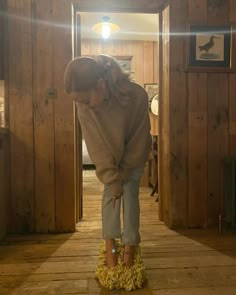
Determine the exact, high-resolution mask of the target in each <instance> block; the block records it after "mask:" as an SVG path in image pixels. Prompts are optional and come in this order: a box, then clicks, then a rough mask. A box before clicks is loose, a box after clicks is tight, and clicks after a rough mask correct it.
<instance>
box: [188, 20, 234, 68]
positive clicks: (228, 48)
mask: <svg viewBox="0 0 236 295" xmlns="http://www.w3.org/2000/svg"><path fill="white" fill-rule="evenodd" d="M234 35H235V33H234V31H233V28H232V26H231V25H222V26H210V25H190V27H189V38H188V43H187V53H188V54H187V70H189V71H201V72H215V71H222V72H227V71H233V70H234V68H235V67H234V66H235V60H234V55H235V53H234V43H235V42H234V39H235V38H234Z"/></svg>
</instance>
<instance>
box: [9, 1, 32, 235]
mask: <svg viewBox="0 0 236 295" xmlns="http://www.w3.org/2000/svg"><path fill="white" fill-rule="evenodd" d="M8 12H9V14H10V15H14V16H17V17H15V18H14V19H13V18H11V17H10V21H9V23H8V24H9V51H10V56H11V58H9V68H8V70H9V76H8V85H9V100H10V109H9V112H10V128H11V132H10V134H11V137H10V142H11V152H10V153H11V164H10V166H11V221H12V222H11V225H12V228H11V231H14V232H25V233H26V232H32V231H33V230H34V161H33V157H34V154H33V126H32V120H33V118H32V116H33V114H32V113H33V112H32V39H31V37H32V34H31V22H30V21H27V20H31V2H30V1H26V0H19V1H8ZM22 19H23V20H24V21H22Z"/></svg>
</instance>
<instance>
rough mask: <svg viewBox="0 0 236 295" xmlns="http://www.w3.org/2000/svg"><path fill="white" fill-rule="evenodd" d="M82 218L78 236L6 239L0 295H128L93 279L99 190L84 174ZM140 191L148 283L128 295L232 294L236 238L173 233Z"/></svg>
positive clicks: (202, 232) (155, 205) (147, 191)
mask: <svg viewBox="0 0 236 295" xmlns="http://www.w3.org/2000/svg"><path fill="white" fill-rule="evenodd" d="M84 175H85V176H84V219H83V221H82V222H80V223H79V224H78V227H77V232H76V233H73V234H60V235H50V234H48V235H27V236H9V237H8V238H7V240H6V241H5V242H3V243H1V245H0V294H11V295H16V294H17V295H18V294H19V295H21V294H22V295H23V294H24V295H27V294H30V295H31V294H32V295H34V294H79V295H85V294H90V295H95V294H96V295H98V294H100V295H105V294H126V293H127V292H125V291H124V290H117V291H108V290H105V289H102V288H100V286H99V285H98V283H97V281H96V280H95V279H94V270H95V266H96V261H97V255H98V244H99V242H100V240H101V238H100V237H101V215H100V203H101V193H102V189H103V187H102V185H101V184H100V183H99V182H98V181H97V179H96V178H95V176H94V173H92V172H91V171H85V173H84ZM150 191H151V190H150V189H148V188H141V196H140V202H141V236H142V243H141V247H142V253H143V259H144V262H145V266H146V270H147V275H148V283H147V285H146V286H145V287H144V288H143V289H141V290H138V291H133V292H132V293H131V294H139V295H144V294H145V295H149V294H150V295H199V294H201V295H213V294H214V295H223V294H224V295H235V294H236V235H233V234H230V233H222V234H218V232H216V231H209V230H186V231H178V232H177V231H173V230H170V229H168V228H167V227H166V226H165V225H164V224H163V223H162V222H160V221H159V220H158V203H157V202H155V197H150Z"/></svg>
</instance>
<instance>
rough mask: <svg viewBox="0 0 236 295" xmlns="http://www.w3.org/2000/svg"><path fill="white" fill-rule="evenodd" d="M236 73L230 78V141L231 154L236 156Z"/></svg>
mask: <svg viewBox="0 0 236 295" xmlns="http://www.w3.org/2000/svg"><path fill="white" fill-rule="evenodd" d="M235 81H236V74H231V75H230V79H229V142H230V155H231V156H236V99H235V98H236V87H235Z"/></svg>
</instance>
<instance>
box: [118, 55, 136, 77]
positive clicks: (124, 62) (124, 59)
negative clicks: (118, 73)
mask: <svg viewBox="0 0 236 295" xmlns="http://www.w3.org/2000/svg"><path fill="white" fill-rule="evenodd" d="M114 58H115V59H116V60H117V61H118V63H119V64H120V67H121V68H122V70H123V71H124V72H125V73H128V74H131V73H132V70H131V62H132V58H133V57H132V56H114Z"/></svg>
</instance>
